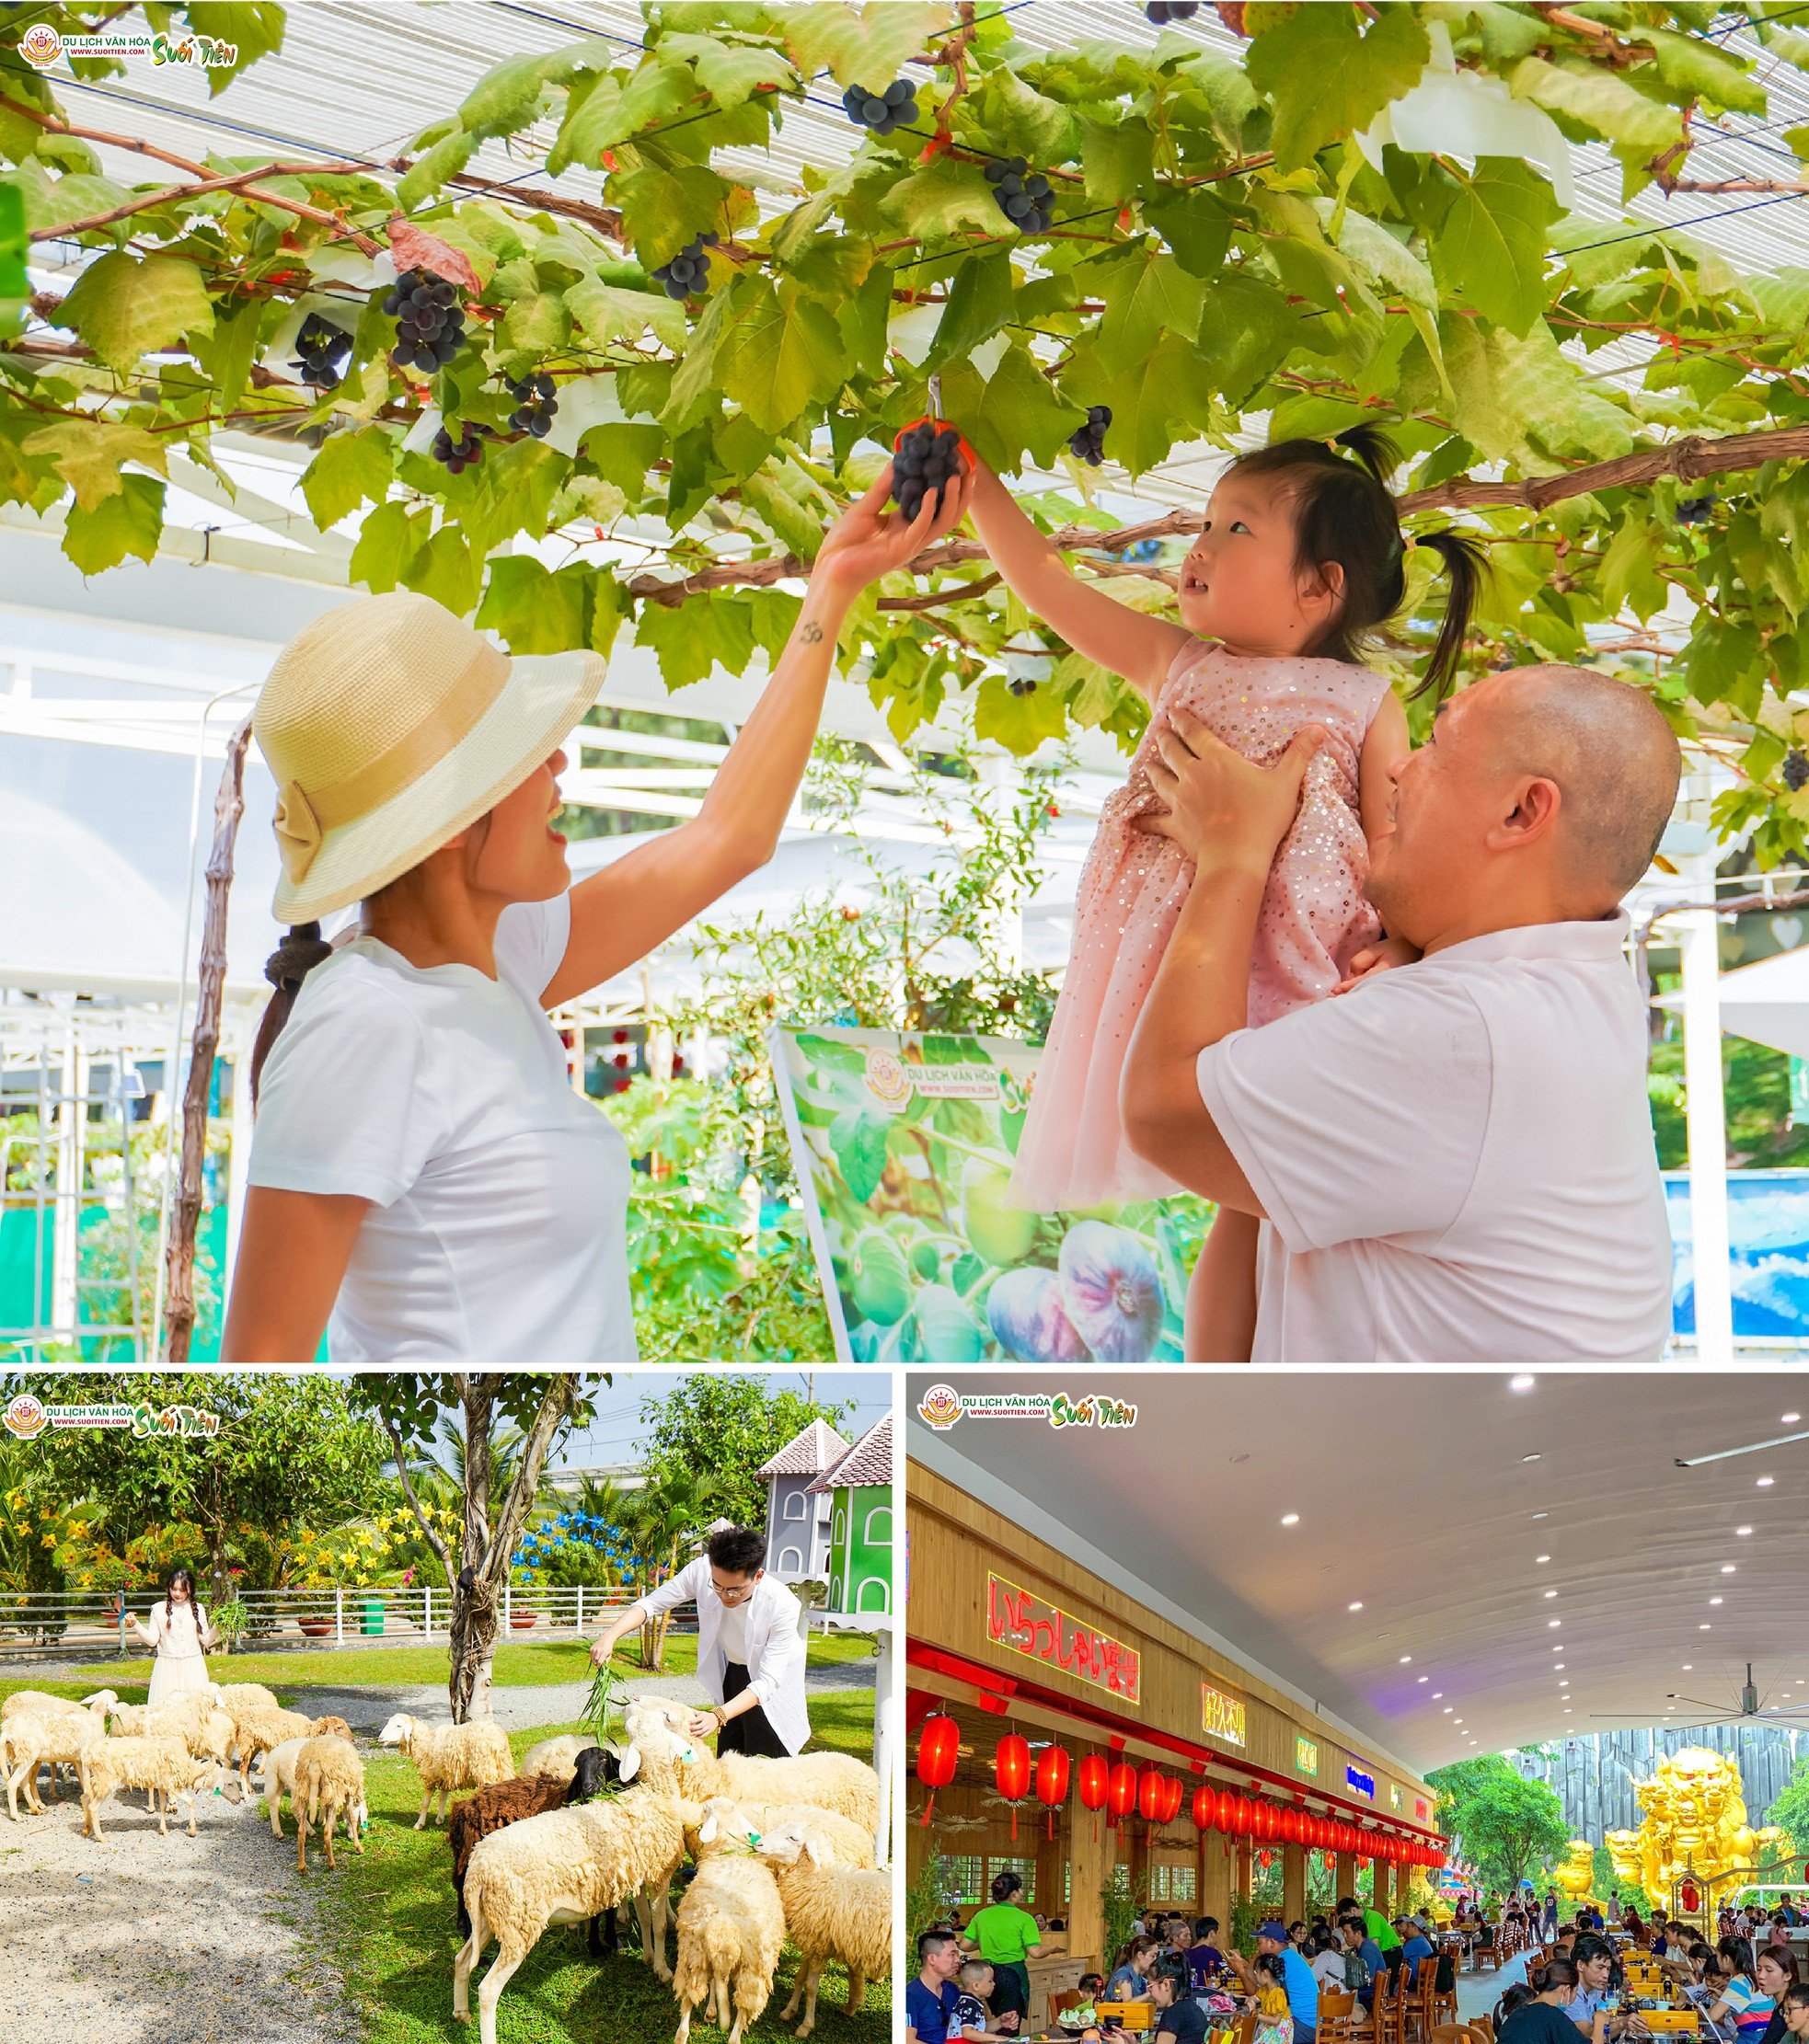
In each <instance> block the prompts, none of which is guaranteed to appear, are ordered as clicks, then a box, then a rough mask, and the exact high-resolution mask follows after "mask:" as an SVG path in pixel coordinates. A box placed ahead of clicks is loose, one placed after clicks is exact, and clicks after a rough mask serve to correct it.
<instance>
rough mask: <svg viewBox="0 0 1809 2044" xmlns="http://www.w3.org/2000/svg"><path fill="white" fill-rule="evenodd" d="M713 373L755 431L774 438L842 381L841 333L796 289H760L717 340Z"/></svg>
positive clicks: (784, 286)
mask: <svg viewBox="0 0 1809 2044" xmlns="http://www.w3.org/2000/svg"><path fill="white" fill-rule="evenodd" d="M716 373H717V375H718V377H719V379H720V384H721V387H722V389H723V390H724V391H725V392H726V393H727V395H728V396H730V397H731V398H732V399H733V400H734V402H735V403H736V404H738V405H739V406H740V407H741V408H742V409H743V411H745V412H746V413H747V415H748V417H749V418H750V419H753V420H754V422H755V425H757V426H764V427H765V428H766V431H768V432H773V433H777V432H780V431H783V430H784V429H785V428H786V427H788V426H790V425H792V424H793V423H795V421H796V420H797V419H800V418H801V416H802V414H803V412H804V409H805V408H806V406H808V405H809V404H810V403H811V402H812V400H813V399H818V398H823V397H826V396H829V394H830V393H831V392H832V391H834V390H835V389H837V388H838V387H839V386H840V385H841V381H842V333H841V328H840V327H837V326H836V324H835V316H834V315H833V314H832V313H831V312H830V311H829V309H828V307H827V306H825V305H823V304H819V303H818V302H817V301H816V300H815V299H813V298H807V297H805V296H804V294H803V293H801V291H800V290H799V288H798V286H797V285H796V284H794V283H792V282H790V281H786V282H782V283H781V284H780V285H779V286H778V289H777V290H775V289H774V288H773V287H772V286H771V285H770V284H766V283H762V284H761V285H760V286H759V288H758V291H757V293H756V294H755V296H754V297H753V300H752V302H751V303H750V304H749V305H748V307H747V309H746V311H744V312H743V314H742V315H741V316H740V317H739V318H738V319H737V320H736V321H735V323H734V325H733V326H732V327H730V329H729V331H728V332H727V334H725V335H724V336H723V339H722V342H721V345H720V348H719V349H718V350H717V355H716Z"/></svg>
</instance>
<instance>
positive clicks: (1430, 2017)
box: [1400, 1959, 1438, 2044]
mask: <svg viewBox="0 0 1809 2044" xmlns="http://www.w3.org/2000/svg"><path fill="white" fill-rule="evenodd" d="M1437 1983H1438V1972H1437V1968H1436V1967H1435V1965H1434V1964H1432V1963H1431V1962H1429V1961H1428V1960H1426V1959H1422V1960H1421V1961H1420V1977H1419V1979H1418V1980H1416V1981H1412V1982H1411V1984H1407V1983H1403V1984H1402V1988H1401V1996H1400V2013H1401V2025H1402V2028H1401V2035H1402V2038H1403V2039H1404V2040H1405V2044H1421V2040H1422V2039H1425V2038H1430V2037H1431V2036H1432V2033H1433V2029H1434V2027H1435V2015H1434V2009H1435V2002H1436V1996H1437V1992H1438V1984H1437Z"/></svg>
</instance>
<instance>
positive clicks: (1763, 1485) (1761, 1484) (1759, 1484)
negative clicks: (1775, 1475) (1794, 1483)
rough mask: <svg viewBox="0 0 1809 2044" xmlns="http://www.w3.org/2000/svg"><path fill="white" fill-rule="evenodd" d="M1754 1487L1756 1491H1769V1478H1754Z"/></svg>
mask: <svg viewBox="0 0 1809 2044" xmlns="http://www.w3.org/2000/svg"><path fill="white" fill-rule="evenodd" d="M1754 1487H1755V1488H1756V1489H1758V1490H1769V1489H1770V1487H1771V1479H1770V1477H1769V1476H1757V1477H1755V1478H1754Z"/></svg>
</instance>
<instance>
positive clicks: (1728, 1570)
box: [1721, 1561, 1734, 1576]
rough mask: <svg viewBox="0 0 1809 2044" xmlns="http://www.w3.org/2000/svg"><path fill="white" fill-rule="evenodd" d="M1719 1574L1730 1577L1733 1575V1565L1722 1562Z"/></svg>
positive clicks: (1729, 1562) (1728, 1562)
mask: <svg viewBox="0 0 1809 2044" xmlns="http://www.w3.org/2000/svg"><path fill="white" fill-rule="evenodd" d="M1721 1572H1722V1574H1723V1576H1731V1575H1733V1573H1734V1564H1733V1563H1732V1562H1731V1561H1724V1562H1723V1563H1722V1565H1721Z"/></svg>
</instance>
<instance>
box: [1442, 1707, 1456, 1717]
mask: <svg viewBox="0 0 1809 2044" xmlns="http://www.w3.org/2000/svg"><path fill="white" fill-rule="evenodd" d="M1454 1708H1455V1706H1454V1705H1450V1704H1446V1706H1445V1708H1444V1709H1443V1710H1442V1711H1440V1712H1439V1714H1438V1715H1439V1716H1440V1717H1449V1716H1450V1715H1451V1712H1452V1710H1453V1709H1454Z"/></svg>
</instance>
